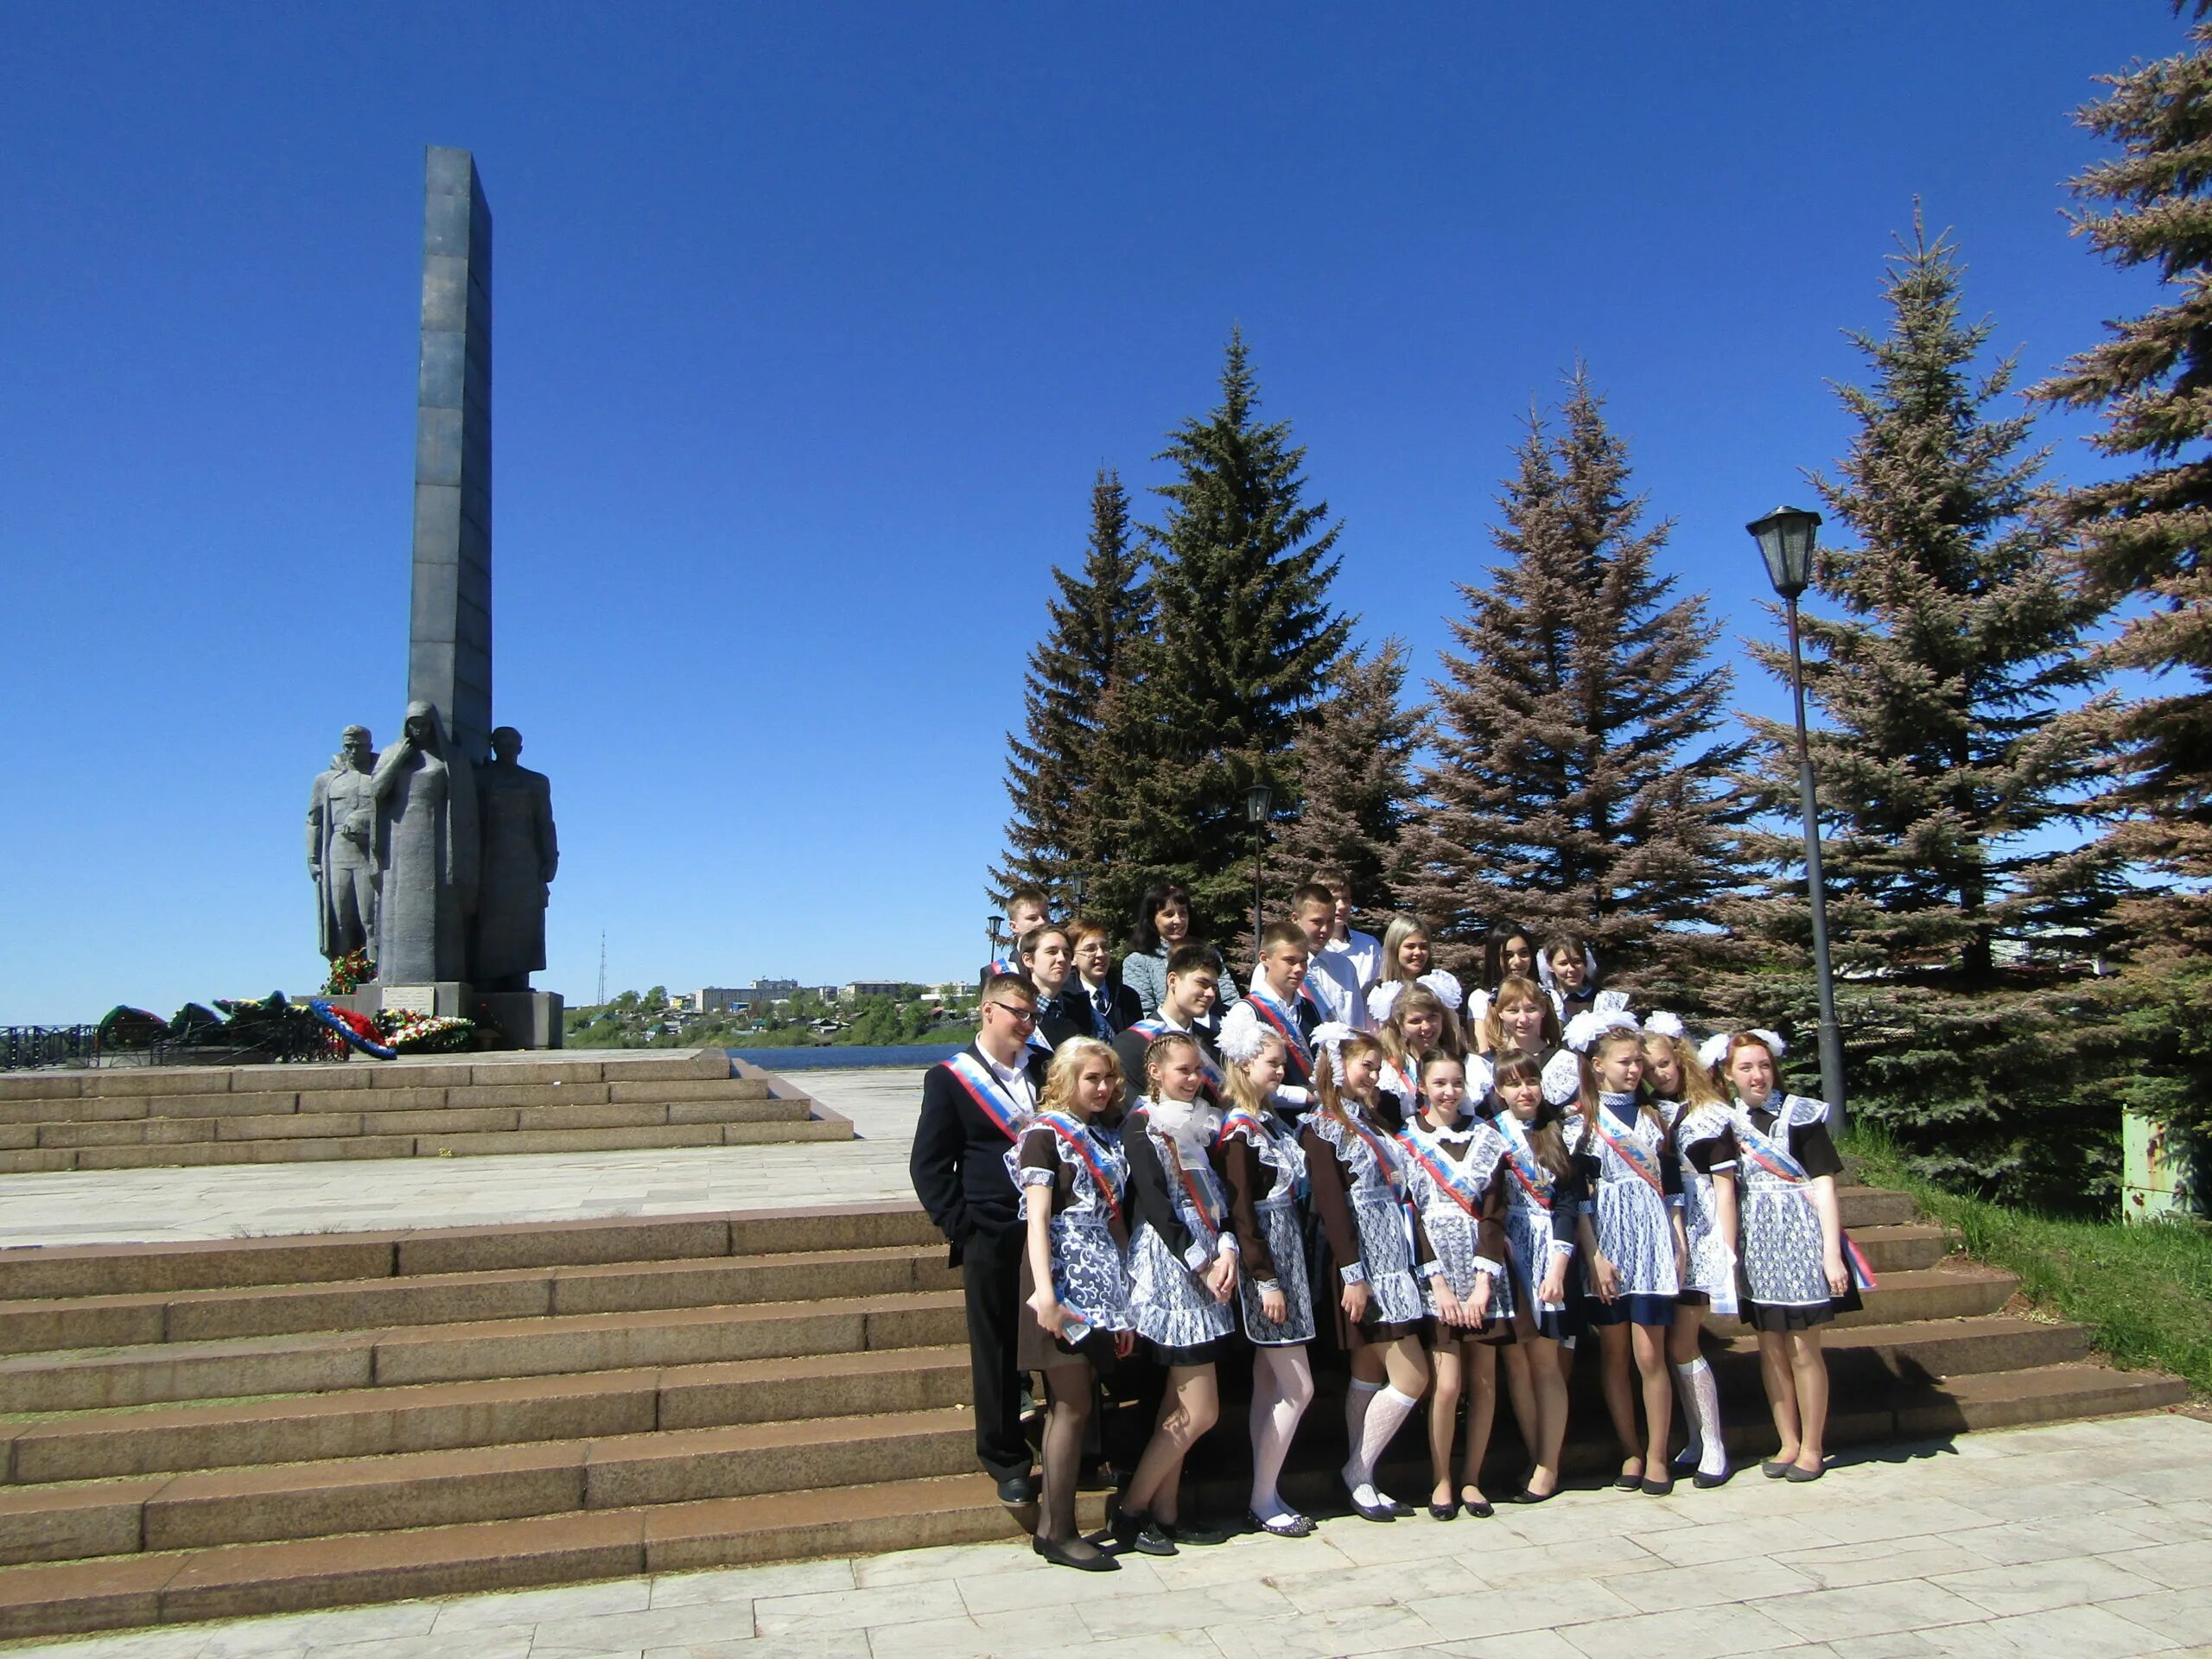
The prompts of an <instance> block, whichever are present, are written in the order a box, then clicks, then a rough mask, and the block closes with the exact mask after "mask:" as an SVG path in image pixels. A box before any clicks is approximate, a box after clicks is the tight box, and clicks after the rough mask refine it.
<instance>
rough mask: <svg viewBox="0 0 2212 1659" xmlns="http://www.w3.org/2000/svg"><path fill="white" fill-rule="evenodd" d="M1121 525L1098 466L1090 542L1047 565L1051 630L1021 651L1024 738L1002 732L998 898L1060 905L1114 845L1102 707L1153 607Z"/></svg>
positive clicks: (1106, 473)
mask: <svg viewBox="0 0 2212 1659" xmlns="http://www.w3.org/2000/svg"><path fill="white" fill-rule="evenodd" d="M1143 571H1144V561H1143V556H1142V554H1141V552H1140V551H1139V550H1137V548H1136V547H1135V545H1134V544H1133V543H1132V539H1131V537H1130V532H1129V499H1128V492H1127V491H1126V490H1125V489H1123V488H1122V480H1121V479H1120V478H1119V476H1117V475H1116V474H1115V473H1114V472H1112V471H1111V470H1109V469H1106V468H1102V469H1100V471H1099V474H1098V477H1097V479H1096V481H1095V482H1094V483H1093V484H1092V486H1091V489H1090V543H1089V545H1088V547H1087V549H1086V550H1085V552H1084V563H1083V569H1082V571H1081V573H1080V574H1079V575H1071V574H1070V573H1069V572H1067V571H1066V570H1065V569H1061V568H1060V567H1058V566H1057V565H1055V566H1054V567H1053V569H1052V581H1053V583H1054V585H1055V587H1057V588H1058V597H1056V598H1054V599H1052V600H1050V601H1047V610H1048V613H1049V614H1050V616H1051V619H1052V627H1051V630H1050V631H1049V632H1047V633H1046V636H1045V638H1044V639H1041V640H1039V642H1038V643H1037V645H1036V646H1035V647H1034V648H1033V650H1032V651H1031V652H1030V653H1029V670H1028V673H1027V679H1026V686H1025V690H1024V693H1023V697H1022V702H1023V705H1024V709H1025V715H1026V718H1025V721H1024V725H1023V731H1022V734H1020V735H1019V736H1017V735H1015V734H1012V733H1008V734H1007V777H1006V789H1007V796H1008V797H1009V798H1011V800H1012V801H1013V803H1014V816H1013V817H1012V818H1010V819H1009V820H1008V821H1007V827H1006V840H1007V850H1006V853H1005V855H1004V856H1003V857H1002V858H1001V860H1000V861H999V863H998V864H997V866H996V867H995V868H993V869H992V871H991V872H990V877H991V882H992V885H993V894H994V897H1001V896H1003V895H1004V894H1005V893H1009V892H1011V891H1013V890H1014V888H1015V887H1022V886H1026V885H1031V884H1033V885H1036V886H1039V887H1043V888H1045V889H1046V892H1048V893H1052V894H1053V895H1055V897H1056V898H1057V899H1059V901H1060V905H1061V906H1062V907H1063V908H1065V907H1067V900H1068V897H1069V895H1070V894H1071V883H1072V882H1073V880H1076V879H1077V878H1078V877H1080V878H1081V879H1083V880H1084V881H1086V882H1096V880H1098V878H1099V876H1100V874H1101V871H1102V869H1103V866H1104V864H1105V863H1106V861H1108V859H1109V855H1110V851H1111V848H1112V841H1111V837H1110V834H1109V833H1108V832H1107V831H1106V830H1105V829H1103V827H1102V826H1103V825H1105V824H1109V823H1112V822H1114V821H1115V820H1116V819H1117V818H1118V817H1119V816H1120V814H1119V811H1118V810H1117V806H1116V797H1117V793H1118V791H1117V782H1118V780H1119V774H1118V770H1117V768H1116V766H1115V764H1114V760H1113V757H1112V755H1111V754H1110V753H1109V742H1108V741H1107V739H1106V738H1105V736H1104V734H1105V732H1106V729H1107V726H1108V722H1109V705H1110V703H1111V702H1112V700H1113V699H1114V698H1115V697H1116V696H1118V695H1119V693H1120V691H1121V689H1122V687H1123V685H1124V684H1125V683H1127V682H1128V679H1129V677H1130V676H1131V675H1132V673H1133V672H1134V671H1135V665H1136V653H1137V652H1138V650H1139V648H1140V647H1141V645H1142V644H1143V642H1144V641H1145V640H1146V639H1147V638H1148V637H1149V636H1150V633H1151V631H1152V626H1153V602H1152V594H1151V588H1150V586H1149V584H1148V583H1147V582H1146V581H1145V580H1144V575H1143Z"/></svg>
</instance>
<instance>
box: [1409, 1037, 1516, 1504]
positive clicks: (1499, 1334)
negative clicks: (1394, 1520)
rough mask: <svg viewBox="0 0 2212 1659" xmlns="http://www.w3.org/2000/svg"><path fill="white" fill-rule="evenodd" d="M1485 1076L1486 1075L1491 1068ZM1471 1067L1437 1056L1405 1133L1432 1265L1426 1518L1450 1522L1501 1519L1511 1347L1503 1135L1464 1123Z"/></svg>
mask: <svg viewBox="0 0 2212 1659" xmlns="http://www.w3.org/2000/svg"><path fill="white" fill-rule="evenodd" d="M1485 1070H1487V1068H1485ZM1466 1096H1467V1077H1466V1067H1465V1063H1464V1062H1462V1061H1461V1060H1460V1059H1459V1058H1457V1057H1456V1056H1453V1055H1451V1054H1446V1053H1444V1052H1441V1051H1438V1052H1433V1053H1431V1054H1430V1055H1429V1056H1428V1057H1427V1059H1426V1060H1425V1061H1423V1063H1422V1065H1421V1102H1422V1105H1421V1113H1420V1116H1417V1117H1415V1118H1414V1119H1413V1121H1411V1122H1408V1124H1407V1125H1406V1127H1405V1128H1403V1129H1402V1130H1401V1131H1400V1132H1399V1135H1398V1137H1397V1138H1398V1142H1399V1144H1400V1145H1401V1146H1402V1147H1404V1148H1405V1152H1406V1172H1407V1177H1408V1180H1409V1181H1410V1183H1411V1185H1412V1190H1413V1198H1414V1208H1415V1211H1416V1212H1417V1213H1418V1214H1419V1216H1420V1217H1421V1230H1422V1232H1423V1233H1424V1234H1425V1236H1427V1239H1428V1244H1429V1249H1428V1255H1429V1259H1428V1260H1427V1262H1424V1263H1423V1264H1422V1267H1421V1272H1422V1274H1423V1275H1424V1276H1425V1277H1426V1279H1427V1297H1428V1332H1427V1339H1428V1357H1429V1366H1430V1370H1431V1371H1432V1373H1433V1376H1434V1377H1435V1380H1436V1386H1435V1388H1434V1389H1433V1390H1432V1391H1431V1393H1430V1395H1429V1400H1428V1465H1429V1478H1430V1489H1429V1497H1428V1512H1429V1514H1430V1515H1432V1516H1434V1517H1435V1518H1436V1519H1437V1520H1439V1521H1449V1520H1451V1519H1452V1517H1453V1516H1456V1515H1458V1514H1459V1506H1460V1505H1461V1504H1463V1503H1464V1504H1465V1505H1466V1509H1467V1513H1468V1514H1470V1515H1471V1516H1479V1517H1484V1518H1486V1517H1488V1516H1491V1515H1493V1514H1495V1513H1496V1512H1497V1511H1496V1510H1494V1509H1492V1507H1491V1502H1490V1500H1489V1499H1488V1498H1487V1497H1484V1495H1483V1490H1482V1471H1483V1459H1484V1457H1485V1456H1486V1455H1487V1454H1488V1452H1489V1451H1490V1432H1491V1424H1492V1423H1493V1422H1494V1421H1496V1418H1497V1344H1500V1343H1506V1342H1510V1341H1511V1340H1512V1334H1511V1333H1512V1319H1513V1289H1512V1286H1511V1284H1510V1281H1508V1280H1507V1279H1506V1276H1505V1268H1504V1259H1505V1253H1506V1252H1505V1228H1504V1225H1503V1217H1504V1214H1505V1192H1504V1190H1503V1185H1501V1183H1502V1182H1503V1180H1504V1179H1506V1178H1505V1176H1504V1175H1503V1169H1502V1166H1503V1164H1504V1162H1505V1159H1506V1144H1505V1140H1504V1137H1503V1135H1500V1134H1499V1133H1498V1131H1497V1129H1496V1128H1492V1127H1491V1124H1490V1123H1489V1122H1486V1121H1484V1119H1482V1118H1478V1117H1469V1116H1465V1105H1466ZM1462 1395H1465V1399H1466V1408H1467V1448H1466V1452H1465V1456H1464V1458H1463V1459H1462V1460H1461V1462H1460V1465H1459V1484H1458V1486H1457V1487H1456V1488H1455V1487H1454V1486H1453V1484H1452V1435H1453V1433H1454V1432H1455V1431H1456V1429H1457V1428H1458V1426H1459V1402H1460V1399H1461V1396H1462Z"/></svg>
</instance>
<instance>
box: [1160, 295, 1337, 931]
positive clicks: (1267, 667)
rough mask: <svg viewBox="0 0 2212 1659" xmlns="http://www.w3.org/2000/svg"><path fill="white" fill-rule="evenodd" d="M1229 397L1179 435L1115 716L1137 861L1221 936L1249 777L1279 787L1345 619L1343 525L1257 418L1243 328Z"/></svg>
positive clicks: (1233, 903) (1167, 455) (1232, 910)
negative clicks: (1336, 585) (1144, 622)
mask: <svg viewBox="0 0 2212 1659" xmlns="http://www.w3.org/2000/svg"><path fill="white" fill-rule="evenodd" d="M1221 393H1222V396H1221V402H1220V403H1219V404H1217V406H1216V407H1215V408H1214V409H1213V410H1212V411H1211V413H1209V414H1207V415H1205V416H1200V417H1197V418H1194V419H1191V420H1187V421H1185V422H1184V423H1182V424H1181V425H1180V426H1179V427H1177V428H1176V429H1175V430H1174V431H1173V433H1171V434H1170V435H1169V438H1168V446H1167V448H1166V451H1165V452H1164V453H1163V454H1162V455H1161V457H1160V459H1162V460H1166V461H1173V463H1174V465H1175V469H1176V477H1175V479H1174V480H1173V482H1171V483H1168V484H1165V485H1162V486H1160V494H1161V495H1163V496H1165V497H1166V499H1167V503H1168V511H1167V515H1166V523H1165V524H1162V525H1161V526H1160V527H1159V528H1157V529H1154V530H1152V531H1150V532H1149V534H1150V535H1151V537H1152V539H1153V543H1154V545H1153V556H1152V563H1153V583H1152V586H1153V592H1154V596H1155V598H1156V601H1157V603H1158V607H1159V608H1158V615H1159V622H1158V627H1157V633H1156V638H1155V639H1154V642H1153V643H1152V644H1151V645H1149V646H1148V647H1147V650H1146V652H1145V653H1144V667H1143V672H1142V674H1141V677H1139V678H1137V679H1135V680H1134V681H1133V682H1132V684H1131V687H1130V690H1129V693H1128V696H1127V697H1126V698H1125V699H1124V700H1123V702H1122V706H1121V709H1120V713H1119V715H1118V718H1119V719H1120V721H1121V722H1122V725H1121V728H1120V729H1121V732H1122V739H1121V741H1120V743H1119V744H1118V746H1117V747H1118V752H1119V753H1121V755H1122V757H1123V759H1124V761H1125V762H1127V763H1133V764H1132V770H1133V772H1134V773H1135V776H1134V778H1133V780H1132V785H1131V791H1132V792H1131V799H1130V802H1129V804H1128V807H1127V810H1125V811H1124V812H1123V813H1122V816H1121V817H1120V820H1119V844H1120V845H1121V847H1122V849H1123V852H1124V855H1125V857H1126V858H1127V859H1128V861H1129V863H1130V864H1131V865H1133V866H1135V867H1136V868H1142V869H1147V870H1149V871H1151V872H1154V873H1156V874H1164V875H1171V876H1173V877H1174V878H1175V879H1176V880H1179V881H1181V882H1182V883H1183V884H1184V885H1185V886H1186V887H1188V888H1189V889H1190V890H1191V895H1192V905H1193V906H1194V908H1195V909H1196V910H1197V912H1198V920H1199V922H1200V924H1201V925H1203V926H1205V927H1209V928H1211V930H1212V931H1214V932H1215V934H1216V935H1217V937H1222V938H1227V937H1230V935H1229V934H1228V933H1227V932H1226V931H1224V925H1227V924H1230V923H1233V922H1234V921H1235V920H1236V918H1238V917H1240V916H1242V915H1243V913H1244V901H1245V900H1246V899H1247V898H1248V897H1249V894H1250V892H1251V887H1252V864H1251V844H1252V843H1251V832H1250V828H1249V824H1248V823H1247V822H1246V818H1245V810H1244V796H1245V791H1246V789H1247V788H1248V787H1249V785H1251V784H1252V783H1253V782H1254V781H1255V779H1256V780H1260V781H1264V782H1267V783H1268V784H1269V785H1271V786H1273V787H1274V788H1275V789H1277V790H1278V791H1281V790H1284V789H1285V787H1286V786H1287V783H1288V781H1289V779H1288V769H1287V763H1286V752H1287V750H1288V749H1289V748H1290V747H1291V745H1292V744H1293V742H1294V741H1295V740H1296V738H1297V736H1298V734H1299V731H1300V726H1301V723H1302V721H1303V720H1304V717H1305V715H1306V710H1307V709H1309V708H1310V707H1311V706H1312V705H1313V702H1315V701H1316V699H1317V698H1318V697H1319V696H1320V695H1321V691H1322V687H1323V684H1324V682H1325V677H1326V675H1327V673H1328V671H1329V669H1330V667H1331V665H1332V664H1333V663H1334V662H1335V661H1336V658H1337V655H1338V652H1340V651H1342V650H1343V648H1344V640H1345V638H1346V636H1347V634H1348V633H1349V632H1350V626H1351V625H1350V624H1349V623H1348V622H1347V621H1346V620H1344V618H1343V617H1342V616H1340V615H1338V613H1337V612H1336V611H1335V610H1334V609H1333V608H1332V607H1331V606H1330V604H1329V598H1328V593H1329V584H1330V582H1332V580H1333V579H1334V578H1335V575H1336V573H1337V563H1338V561H1337V559H1336V557H1335V556H1334V549H1335V546H1336V541H1337V535H1338V529H1339V526H1338V525H1337V524H1331V523H1330V522H1328V512H1329V510H1328V505H1327V504H1326V503H1325V502H1319V501H1316V502H1313V503H1310V504H1309V503H1308V502H1307V501H1306V480H1305V479H1304V476H1303V474H1302V473H1301V470H1300V469H1301V468H1302V467H1303V466H1304V464H1305V459H1306V451H1305V450H1304V449H1303V448H1300V447H1299V446H1297V445H1295V444H1294V443H1293V442H1291V437H1290V427H1289V424H1288V423H1287V422H1281V421H1274V422H1263V421H1262V420H1261V419H1260V418H1259V415H1258V410H1259V403H1260V399H1259V394H1258V391H1257V389H1256V386H1255V382H1254V378H1253V374H1252V370H1251V365H1250V361H1249V355H1248V353H1247V352H1246V349H1245V345H1244V340H1243V334H1241V333H1239V334H1232V335H1231V336H1230V341H1229V346H1228V350H1227V353H1226V355H1225V358H1224V363H1223V365H1222V374H1221Z"/></svg>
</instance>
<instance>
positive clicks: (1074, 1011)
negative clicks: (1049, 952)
mask: <svg viewBox="0 0 2212 1659" xmlns="http://www.w3.org/2000/svg"><path fill="white" fill-rule="evenodd" d="M1068 940H1069V943H1070V944H1072V945H1073V946H1074V947H1075V973H1074V975H1073V976H1071V978H1070V979H1069V981H1068V982H1067V988H1065V990H1063V991H1062V992H1061V993H1060V1000H1061V1001H1064V1002H1065V1003H1066V1004H1067V1005H1068V1013H1069V1015H1070V1016H1071V1018H1073V1019H1076V1020H1081V1021H1084V1022H1085V1026H1084V1033H1083V1034H1084V1036H1086V1037H1096V1039H1098V1040H1099V1041H1100V1042H1102V1043H1110V1042H1112V1041H1113V1040H1114V1039H1116V1037H1118V1036H1120V1035H1121V1034H1122V1033H1123V1032H1125V1031H1127V1030H1128V1028H1129V1027H1131V1026H1134V1025H1135V1024H1136V1022H1137V1021H1138V1020H1141V1019H1143V1018H1144V1009H1143V1007H1141V1005H1140V1004H1139V1003H1138V1001H1137V994H1136V993H1135V991H1133V990H1131V989H1130V988H1128V986H1126V985H1123V984H1122V983H1120V982H1117V981H1116V979H1115V977H1114V946H1113V944H1112V935H1111V934H1109V932H1108V931H1107V927H1106V924H1105V923H1103V922H1102V921H1100V920H1098V919H1097V918H1096V917H1090V916H1078V917H1077V918H1076V919H1075V920H1073V921H1072V922H1070V923H1069V924H1068ZM1054 1046H1055V1047H1057V1046H1058V1045H1057V1044H1055V1045H1054Z"/></svg>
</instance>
